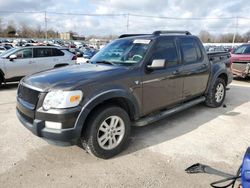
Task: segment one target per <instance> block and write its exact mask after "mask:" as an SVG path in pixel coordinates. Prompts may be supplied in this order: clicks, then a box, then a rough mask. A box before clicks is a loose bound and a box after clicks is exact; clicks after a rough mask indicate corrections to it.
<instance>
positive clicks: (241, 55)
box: [231, 54, 250, 62]
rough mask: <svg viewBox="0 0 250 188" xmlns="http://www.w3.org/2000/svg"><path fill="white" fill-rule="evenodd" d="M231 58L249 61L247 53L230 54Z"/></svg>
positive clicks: (249, 56) (249, 57)
mask: <svg viewBox="0 0 250 188" xmlns="http://www.w3.org/2000/svg"><path fill="white" fill-rule="evenodd" d="M231 60H232V62H234V61H250V55H249V54H231Z"/></svg>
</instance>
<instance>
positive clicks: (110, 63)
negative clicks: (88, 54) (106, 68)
mask: <svg viewBox="0 0 250 188" xmlns="http://www.w3.org/2000/svg"><path fill="white" fill-rule="evenodd" d="M93 63H97V64H98V63H102V64H108V65H115V63H112V62H110V61H94V62H93Z"/></svg>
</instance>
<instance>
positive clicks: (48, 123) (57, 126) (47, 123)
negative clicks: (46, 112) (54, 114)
mask: <svg viewBox="0 0 250 188" xmlns="http://www.w3.org/2000/svg"><path fill="white" fill-rule="evenodd" d="M45 127H46V128H49V129H61V128H62V123H58V122H52V121H45Z"/></svg>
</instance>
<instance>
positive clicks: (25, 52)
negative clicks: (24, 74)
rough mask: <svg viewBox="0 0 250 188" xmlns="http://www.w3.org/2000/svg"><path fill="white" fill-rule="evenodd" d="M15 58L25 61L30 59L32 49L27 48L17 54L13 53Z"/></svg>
mask: <svg viewBox="0 0 250 188" xmlns="http://www.w3.org/2000/svg"><path fill="white" fill-rule="evenodd" d="M15 55H16V56H17V59H26V58H32V49H31V48H27V49H23V50H19V51H18V52H16V53H15Z"/></svg>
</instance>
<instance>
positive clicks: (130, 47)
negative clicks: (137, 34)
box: [90, 39, 150, 66]
mask: <svg viewBox="0 0 250 188" xmlns="http://www.w3.org/2000/svg"><path fill="white" fill-rule="evenodd" d="M149 43H150V40H145V39H120V40H115V41H113V42H111V43H110V44H108V45H107V46H106V47H104V48H102V49H101V50H100V51H99V52H98V53H97V54H96V55H95V56H93V57H92V58H91V60H90V61H91V62H93V63H98V62H100V63H102V62H109V63H110V64H120V65H127V66H129V65H135V64H137V63H139V62H140V61H141V60H142V59H143V58H144V56H145V54H146V52H147V49H148V47H149Z"/></svg>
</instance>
